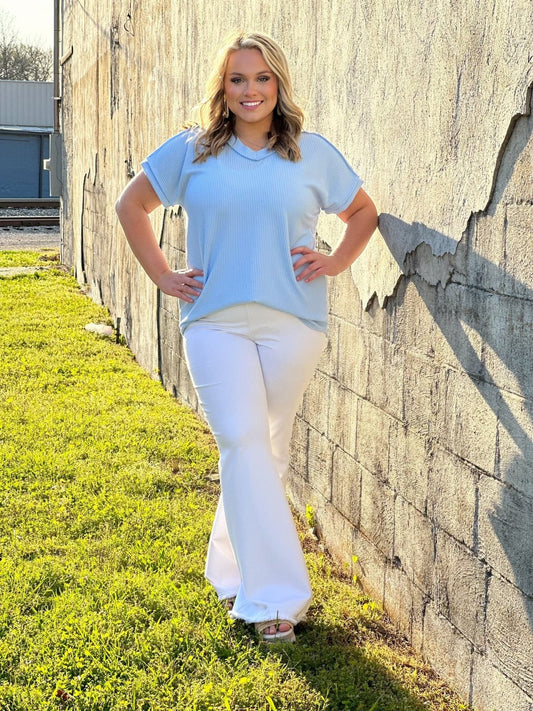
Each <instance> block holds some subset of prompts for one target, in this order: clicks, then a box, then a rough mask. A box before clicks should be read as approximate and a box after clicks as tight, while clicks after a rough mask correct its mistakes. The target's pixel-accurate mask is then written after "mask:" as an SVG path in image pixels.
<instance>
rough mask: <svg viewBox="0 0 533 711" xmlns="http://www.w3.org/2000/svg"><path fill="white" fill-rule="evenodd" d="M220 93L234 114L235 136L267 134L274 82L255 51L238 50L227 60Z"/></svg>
mask: <svg viewBox="0 0 533 711" xmlns="http://www.w3.org/2000/svg"><path fill="white" fill-rule="evenodd" d="M224 92H225V94H226V101H227V102H228V108H229V110H230V111H231V112H232V113H234V114H235V132H236V133H237V134H238V133H239V129H241V128H252V126H253V128H254V129H255V130H257V132H258V133H259V132H262V133H267V132H268V131H269V129H270V125H271V123H272V112H273V111H274V109H275V107H276V103H277V100H278V80H277V77H276V75H275V74H274V72H273V71H272V70H271V69H270V67H269V66H268V64H267V63H266V62H265V60H264V58H263V55H262V54H261V52H260V51H259V50H258V49H239V50H237V51H236V52H232V54H230V56H229V58H228V63H227V66H226V73H225V75H224Z"/></svg>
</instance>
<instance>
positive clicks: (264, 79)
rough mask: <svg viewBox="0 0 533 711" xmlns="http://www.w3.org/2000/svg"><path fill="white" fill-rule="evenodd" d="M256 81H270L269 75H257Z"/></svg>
mask: <svg viewBox="0 0 533 711" xmlns="http://www.w3.org/2000/svg"><path fill="white" fill-rule="evenodd" d="M258 81H261V82H266V81H270V77H259V78H258Z"/></svg>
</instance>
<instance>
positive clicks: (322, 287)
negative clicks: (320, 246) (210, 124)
mask: <svg viewBox="0 0 533 711" xmlns="http://www.w3.org/2000/svg"><path fill="white" fill-rule="evenodd" d="M196 131H197V129H188V130H187V131H182V132H181V133H179V134H177V135H176V136H174V137H173V138H171V139H169V140H168V141H166V142H165V143H164V144H163V145H162V146H160V147H159V148H158V149H157V150H155V151H154V152H153V153H152V154H151V155H150V156H148V158H147V159H146V160H145V161H144V162H143V163H142V166H143V169H144V172H145V174H146V176H147V177H148V179H149V181H150V183H151V184H152V186H153V188H154V190H155V192H156V193H157V195H158V197H159V199H160V200H161V202H162V204H163V205H164V206H165V207H170V206H172V205H177V204H179V205H181V206H182V207H183V208H184V209H185V211H186V213H187V216H188V230H187V266H189V267H191V268H197V269H202V270H203V271H204V277H203V281H204V287H203V290H202V292H201V294H200V296H199V297H198V298H197V299H196V300H195V302H194V303H193V304H188V303H185V302H180V327H181V329H182V331H184V330H185V328H186V327H187V326H188V325H189V324H190V323H192V322H193V321H196V320H197V319H199V318H202V317H204V316H207V315H208V314H210V313H212V312H214V311H218V310H219V309H223V308H226V307H228V306H233V305H235V304H240V303H247V302H256V303H259V304H264V305H265V306H270V307H271V308H275V309H279V310H280V311H286V312H288V313H291V314H294V315H295V316H297V317H298V318H300V319H301V320H302V321H304V322H305V323H307V324H308V325H309V326H311V327H312V328H315V329H317V330H321V331H326V330H327V293H326V288H327V287H326V278H325V277H318V278H317V279H315V280H314V281H312V282H310V283H308V284H306V283H305V282H298V281H297V280H296V276H295V273H294V270H293V263H294V261H296V258H297V257H294V258H293V257H291V254H290V250H291V249H292V248H294V247H298V246H302V245H305V246H307V247H311V248H314V245H315V232H316V223H317V220H318V215H319V213H320V210H325V211H326V212H330V213H339V212H342V211H343V210H344V209H345V208H346V207H348V205H349V204H350V202H351V201H352V200H353V198H354V196H355V194H356V192H357V191H358V190H359V188H360V187H361V185H362V181H361V179H360V178H359V177H358V176H357V175H356V173H355V172H354V171H353V170H352V168H351V167H350V165H349V164H348V163H347V161H346V160H345V159H344V157H343V156H342V155H341V154H340V153H339V151H338V150H337V149H336V148H335V147H334V146H333V145H332V144H331V143H329V142H328V141H327V140H326V139H325V138H323V137H322V136H320V135H318V134H315V133H308V132H304V133H303V134H302V136H301V139H300V147H301V151H302V159H301V160H300V161H298V162H296V163H293V162H291V161H288V160H285V159H283V158H281V157H280V156H278V154H277V153H275V152H274V151H270V150H268V149H266V148H264V149H262V150H260V151H253V150H252V149H251V148H248V147H247V146H245V145H244V144H243V143H241V141H240V140H239V139H237V138H236V137H233V138H232V140H231V141H230V143H229V144H228V145H227V146H226V147H225V148H224V150H223V151H222V152H221V153H220V155H219V156H218V157H217V158H213V157H210V158H208V159H207V161H205V162H204V163H199V164H198V163H193V160H194V157H195V151H194V141H195V138H196Z"/></svg>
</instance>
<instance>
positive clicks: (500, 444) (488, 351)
mask: <svg viewBox="0 0 533 711" xmlns="http://www.w3.org/2000/svg"><path fill="white" fill-rule="evenodd" d="M474 228H475V221H474V220H471V224H470V225H469V228H468V230H467V233H466V235H465V236H463V238H462V240H461V241H460V242H459V244H457V243H456V242H455V241H454V240H452V239H450V238H449V237H446V235H443V234H441V233H436V232H435V230H431V229H429V228H428V227H425V226H424V225H422V224H420V223H417V224H416V225H415V226H413V225H410V224H408V223H406V222H403V221H402V220H400V219H398V218H396V217H394V216H392V215H388V214H383V215H381V216H380V232H381V234H382V235H383V238H384V240H385V242H386V244H387V246H388V248H389V249H390V251H391V253H392V255H393V256H394V257H395V259H396V261H398V263H399V265H400V268H401V269H402V271H403V273H404V275H406V276H409V277H411V280H412V282H413V284H414V286H415V287H416V289H417V291H418V293H419V295H420V297H421V298H422V299H423V300H424V302H425V304H426V307H427V309H428V311H429V313H430V314H431V315H432V317H433V319H434V321H435V323H436V324H437V325H438V327H439V329H440V331H441V332H442V334H443V335H444V337H445V338H446V341H447V342H448V344H449V346H450V347H451V349H452V350H453V352H454V354H455V356H456V358H457V359H458V361H459V363H460V365H461V366H462V368H463V370H464V371H465V373H466V374H467V375H468V377H469V378H470V379H471V381H472V383H473V384H474V385H475V387H476V388H477V390H478V392H479V393H480V395H481V397H482V398H483V400H484V402H485V403H486V404H487V405H488V407H489V408H490V410H491V411H492V413H493V414H494V417H495V418H496V422H497V429H496V432H495V435H496V442H495V468H494V474H495V476H496V477H497V478H499V480H501V482H502V485H501V486H500V487H499V489H500V492H501V493H500V501H499V503H497V505H493V507H492V510H491V511H489V513H488V518H489V520H490V524H491V526H492V528H493V531H494V533H495V534H496V537H497V540H498V541H499V545H500V546H501V548H502V549H503V551H504V555H505V556H506V558H507V561H508V563H509V564H510V566H511V570H509V569H507V566H506V564H504V565H503V569H502V565H501V564H499V561H498V556H497V554H494V553H493V552H492V551H491V550H490V536H487V534H486V533H485V543H487V544H488V545H487V546H486V549H485V547H484V545H483V541H482V544H481V557H483V558H486V559H487V562H488V563H489V564H491V565H492V564H493V565H494V567H495V568H496V569H498V570H499V572H501V573H502V574H503V575H504V577H509V578H510V579H511V580H512V581H513V582H514V584H515V585H517V586H518V587H519V588H520V590H521V591H523V592H524V593H525V594H526V595H527V596H529V597H530V599H529V600H528V601H527V602H526V606H527V607H528V609H527V614H528V617H529V621H530V626H531V628H532V629H533V599H532V598H533V566H532V564H531V560H532V558H533V550H532V542H533V467H532V463H533V441H532V437H531V433H532V431H533V426H532V423H533V399H532V394H533V368H532V367H531V334H532V328H533V290H532V289H531V288H530V287H528V286H527V285H526V284H524V283H522V282H520V281H518V280H516V279H514V278H513V277H512V276H510V275H509V273H508V272H506V271H505V270H503V269H501V268H500V267H498V266H497V265H495V264H493V263H491V262H490V261H488V260H487V259H485V258H484V257H481V256H480V255H479V254H476V253H475V252H474V251H473V250H472V248H471V242H472V235H473V233H474ZM413 230H415V231H416V234H417V237H419V238H420V243H419V245H418V247H417V248H416V249H415V250H414V251H413V252H410V253H409V254H408V255H407V256H406V257H405V258H404V255H405V241H404V239H403V236H404V235H405V234H406V233H408V232H411V233H412V231H413ZM445 241H447V242H448V243H449V251H448V252H446V253H444V254H442V256H435V255H433V253H432V251H431V248H430V247H429V244H436V243H439V244H443V242H445ZM454 252H455V254H454ZM475 334H477V337H474V336H475ZM489 473H492V472H490V471H489ZM476 515H477V516H478V517H480V519H479V520H478V521H475V524H474V525H475V526H476V530H477V531H479V527H481V528H482V529H483V525H484V522H483V520H482V517H483V511H482V510H481V511H478V512H477V514H476ZM476 545H477V546H478V547H479V539H478V541H477V544H476ZM478 554H479V552H478ZM494 557H495V558H496V560H495V559H494Z"/></svg>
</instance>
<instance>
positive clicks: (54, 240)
mask: <svg viewBox="0 0 533 711" xmlns="http://www.w3.org/2000/svg"><path fill="white" fill-rule="evenodd" d="M60 244H61V235H60V232H59V227H8V228H5V229H0V250H2V249H35V250H39V249H59V246H60Z"/></svg>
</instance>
